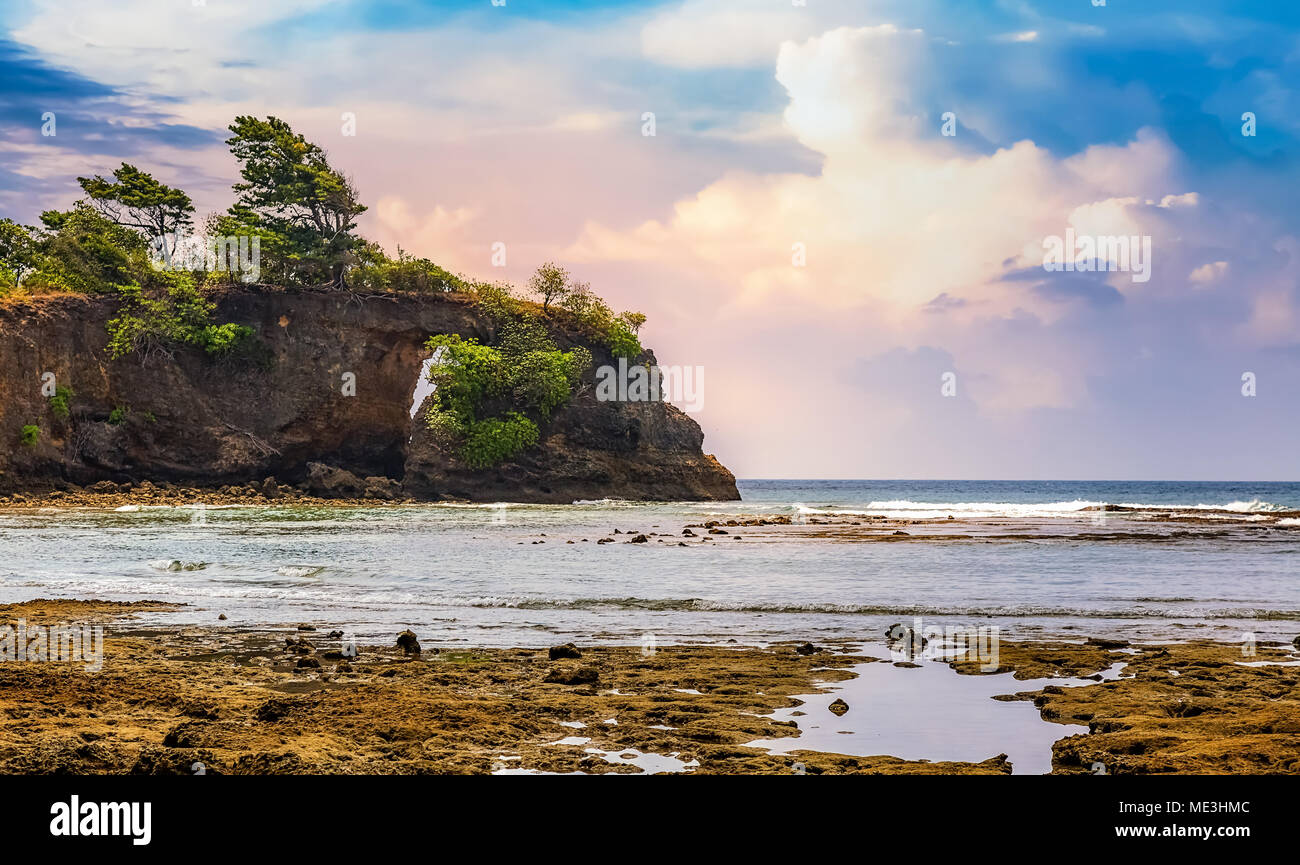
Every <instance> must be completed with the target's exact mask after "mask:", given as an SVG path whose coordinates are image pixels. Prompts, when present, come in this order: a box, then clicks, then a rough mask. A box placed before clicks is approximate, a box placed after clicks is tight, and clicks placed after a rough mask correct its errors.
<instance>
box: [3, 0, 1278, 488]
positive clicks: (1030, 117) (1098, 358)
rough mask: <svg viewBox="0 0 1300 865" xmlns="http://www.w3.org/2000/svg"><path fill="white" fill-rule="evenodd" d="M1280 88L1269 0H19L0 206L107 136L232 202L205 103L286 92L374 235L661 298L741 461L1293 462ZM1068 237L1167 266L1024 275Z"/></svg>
mask: <svg viewBox="0 0 1300 865" xmlns="http://www.w3.org/2000/svg"><path fill="white" fill-rule="evenodd" d="M110 6H111V8H110ZM1298 87H1300V4H1287V3H1277V2H1260V0H1254V2H1252V0H1244V2H1227V0H1203V2H1198V3H1194V4H1189V3H1186V2H1171V0H1170V2H1167V0H1142V2H1137V0H1108V2H1107V5H1106V6H1104V7H1096V6H1093V5H1092V2H1091V0H1052V2H1047V0H1000V2H998V0H989V2H956V0H952V2H949V0H855V2H849V0H808V3H807V5H806V6H804V7H797V6H794V5H793V4H790V3H788V2H780V0H685V2H682V0H678V2H671V3H650V2H631V3H609V2H545V3H543V2H524V0H507V4H506V6H504V7H494V6H492V5H491V4H490V2H488V0H482V2H460V3H456V2H439V3H427V2H426V3H417V2H386V3H376V2H371V3H367V2H331V0H283V2H277V3H266V2H261V3H253V2H244V0H207V2H206V5H205V6H199V7H196V6H193V5H191V4H190V3H180V2H167V0H124V2H122V3H117V4H103V3H101V2H95V0H63V2H57V3H56V2H39V0H22V2H19V3H16V4H9V5H6V7H5V8H4V10H3V11H0V150H3V151H4V159H3V161H0V210H2V211H3V212H4V214H5V215H12V216H14V217H16V218H21V219H26V220H31V219H34V217H35V215H36V213H38V212H39V211H40V210H41V209H44V208H46V207H52V206H66V205H67V204H68V203H70V202H71V200H73V198H74V194H75V192H76V187H75V180H74V178H75V177H76V176H77V175H78V174H86V173H92V172H94V173H104V172H107V171H110V170H111V169H112V168H113V167H115V166H116V164H117V163H118V162H120V161H122V160H127V161H131V162H133V163H136V164H138V165H140V166H141V167H143V168H146V169H147V170H150V171H153V172H154V173H155V174H157V175H158V176H159V177H160V178H161V179H163V180H165V181H166V182H168V183H171V184H174V185H180V186H182V187H184V188H185V189H187V191H189V192H190V193H191V195H193V196H194V198H195V200H196V202H197V203H198V204H199V207H200V210H201V211H202V210H205V209H208V210H211V209H219V208H222V207H224V206H226V204H228V203H229V198H230V194H229V184H230V182H231V180H232V178H233V176H234V165H233V163H232V162H231V161H230V159H229V157H228V155H227V154H226V153H225V152H224V147H223V145H222V144H221V142H222V139H223V138H224V137H225V131H224V126H225V124H226V123H228V122H229V120H230V118H232V117H233V116H234V115H235V114H237V113H258V114H276V115H278V116H282V117H285V118H286V119H288V120H290V122H292V123H293V124H294V125H295V127H297V128H299V129H301V130H303V131H304V132H306V133H307V134H308V135H309V137H311V138H312V139H313V140H316V141H318V142H319V143H321V144H322V145H323V146H325V147H326V148H327V149H328V150H329V151H330V153H331V157H332V158H333V159H334V160H335V161H336V162H337V163H338V164H339V165H340V166H341V167H343V168H344V169H345V170H347V171H349V172H350V173H351V174H352V175H353V176H354V179H355V180H356V181H357V183H358V186H359V187H360V189H361V192H362V195H363V198H364V200H366V201H367V203H369V204H371V211H370V213H368V214H367V215H366V217H365V219H366V222H365V223H364V224H363V230H364V231H365V232H366V233H367V235H368V236H372V237H375V238H377V239H379V240H380V241H381V242H383V243H384V244H385V245H387V246H389V247H390V248H393V247H395V246H396V245H397V244H399V243H400V244H401V245H402V246H403V247H404V248H406V249H408V250H411V251H414V252H417V253H419V254H422V255H427V256H429V257H431V258H434V259H435V260H438V261H440V262H443V263H445V264H446V265H447V266H450V267H452V268H453V269H455V270H460V271H463V272H466V273H470V274H473V275H476V276H483V277H487V278H508V279H511V280H514V281H522V280H523V279H524V278H526V276H527V274H528V272H529V271H530V270H531V269H532V268H533V267H535V266H536V265H537V264H538V263H540V261H542V260H545V259H549V258H556V259H560V260H563V261H564V262H565V263H566V264H568V265H569V266H570V268H571V269H572V270H574V271H575V273H578V274H579V275H580V276H583V277H584V278H587V279H590V280H591V281H592V283H593V285H594V286H595V287H596V288H597V290H599V291H601V292H602V293H604V294H606V295H607V296H610V297H611V298H612V299H613V300H614V302H615V303H616V304H618V305H620V306H624V307H634V308H638V309H642V310H643V311H645V312H646V313H647V314H648V315H649V316H650V323H649V324H648V325H647V342H648V343H649V344H651V345H653V346H654V347H655V349H656V351H657V354H658V357H659V359H660V361H661V362H664V363H677V364H682V365H700V366H703V367H704V368H705V369H706V371H707V381H708V386H707V395H706V403H705V408H704V410H703V411H701V412H700V413H699V414H698V415H697V419H698V420H699V421H700V423H701V424H702V426H704V428H705V431H706V434H707V436H708V439H707V442H706V444H707V445H708V447H709V449H711V450H714V451H715V452H717V453H718V455H719V456H720V458H722V459H723V460H724V462H727V463H728V464H729V465H731V466H732V467H733V468H735V469H736V471H737V473H738V474H741V475H747V476H766V477H773V476H793V477H801V476H822V477H828V476H864V477H890V476H911V477H935V476H947V477H1097V478H1112V477H1115V478H1118V477H1168V478H1223V479H1238V478H1240V479H1250V478H1254V479H1295V478H1296V477H1300V449H1297V448H1296V447H1295V443H1294V434H1293V431H1294V430H1295V429H1296V428H1297V425H1300V288H1298V287H1297V281H1298V280H1300V206H1297V205H1296V203H1295V201H1296V198H1297V196H1296V190H1297V188H1298V187H1300V184H1298V183H1297V180H1300V168H1298V166H1297V158H1300V95H1298V91H1297V88H1298ZM46 111H53V112H55V114H56V115H57V117H58V134H57V135H56V136H54V137H46V136H42V135H41V134H40V127H41V115H42V113H43V112H46ZM344 112H352V113H354V114H355V115H356V116H357V128H358V130H359V131H358V134H357V135H356V136H355V137H342V136H341V135H340V117H341V115H342V114H343V113H344ZM645 112H653V113H654V115H655V119H656V124H657V132H656V134H655V136H653V137H647V136H645V135H643V134H642V126H643V122H642V117H643V115H644V113H645ZM945 112H952V113H953V114H954V115H955V116H956V124H957V135H956V136H955V137H945V136H943V135H942V134H941V132H940V127H941V123H942V118H943V115H944V113H945ZM1245 112H1253V114H1254V115H1255V118H1256V133H1257V134H1255V135H1254V136H1246V135H1243V134H1242V125H1243V122H1242V115H1243V113H1245ZM1067 227H1069V228H1073V229H1075V230H1077V231H1079V232H1092V233H1094V234H1097V235H1107V236H1110V235H1119V234H1129V233H1138V234H1142V235H1149V236H1151V237H1152V238H1153V242H1154V267H1153V275H1152V278H1151V280H1150V281H1149V282H1145V283H1137V282H1134V281H1133V280H1132V279H1131V278H1129V275H1128V274H1125V273H1100V274H1096V273H1094V274H1078V273H1047V272H1045V271H1044V270H1043V269H1042V267H1041V262H1040V261H1039V260H1038V259H1037V258H1036V257H1035V256H1036V255H1041V244H1042V241H1043V238H1044V237H1046V236H1048V235H1058V234H1062V233H1063V232H1064V231H1065V229H1066V228H1067ZM497 241H501V242H506V243H507V244H508V246H509V249H510V257H509V264H508V265H507V267H506V268H505V269H504V271H497V270H494V269H493V268H492V267H491V265H490V264H489V254H488V249H489V247H490V246H491V244H492V243H493V242H497ZM795 243H802V244H804V245H805V246H806V248H807V250H808V256H807V264H806V266H798V267H796V266H794V265H792V263H791V255H790V250H791V248H792V245H793V244H795ZM1035 250H1038V252H1037V253H1036V252H1035ZM936 299H938V300H936ZM949 371H951V372H954V373H956V375H957V379H958V382H959V393H958V396H957V397H956V398H943V397H940V396H939V386H938V381H939V376H940V375H941V374H942V373H944V372H949ZM1244 372H1252V373H1254V374H1255V375H1256V377H1257V379H1258V381H1259V385H1258V390H1257V396H1255V397H1244V396H1242V395H1241V392H1240V388H1241V385H1240V378H1241V375H1242V374H1243V373H1244ZM927 381H929V382H931V385H930V386H927V385H926V382H927ZM773 401H778V404H779V405H781V406H782V407H783V408H782V410H781V411H780V412H779V413H778V415H779V416H773V413H772V411H771V409H772V405H773Z"/></svg>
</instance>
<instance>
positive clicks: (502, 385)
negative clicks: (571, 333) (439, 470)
mask: <svg viewBox="0 0 1300 865" xmlns="http://www.w3.org/2000/svg"><path fill="white" fill-rule="evenodd" d="M426 345H427V347H428V348H429V349H431V350H432V351H433V352H434V353H435V357H436V358H437V362H436V363H434V364H433V365H432V366H431V367H430V370H429V381H431V382H432V383H433V385H434V397H435V399H434V402H433V404H432V405H431V406H430V408H429V409H428V410H427V411H426V413H425V423H426V425H427V427H428V428H429V430H430V432H431V433H432V434H433V437H434V440H435V441H436V442H438V443H439V445H441V446H444V447H459V453H460V456H461V459H463V460H464V461H465V462H466V464H468V465H469V466H470V467H472V468H486V467H487V466H491V465H496V464H497V463H499V462H501V461H502V460H506V459H510V458H511V457H514V456H516V455H517V454H519V453H520V452H522V451H523V450H524V449H526V448H529V447H532V446H533V445H535V444H536V443H537V441H538V438H539V435H540V433H539V431H538V428H537V424H536V422H535V421H533V420H532V419H531V418H529V417H528V416H527V415H526V414H524V412H525V411H532V412H536V413H537V415H538V416H540V417H541V418H542V419H543V420H545V419H549V418H550V416H551V412H552V411H554V410H555V408H556V407H557V406H560V405H562V404H563V403H564V402H565V401H567V400H568V399H569V395H570V393H571V392H572V389H573V388H574V387H576V386H577V385H578V383H579V382H580V381H581V380H582V375H583V373H584V372H585V371H586V369H587V367H589V366H590V365H591V352H589V351H588V350H587V349H585V348H583V347H581V346H579V347H577V348H574V349H572V350H570V351H560V350H559V349H558V348H556V346H555V343H554V342H553V341H552V340H551V338H550V335H549V334H548V333H547V332H546V329H545V328H544V327H542V326H541V324H540V323H538V322H537V321H536V320H533V319H530V318H527V317H514V318H511V319H510V320H509V321H508V324H507V326H506V327H505V328H504V329H503V331H502V340H501V344H500V345H499V346H489V345H481V344H480V343H479V342H478V340H476V339H472V338H471V339H463V338H461V337H460V336H459V335H456V334H449V335H440V336H435V337H432V338H430V339H429V341H428V343H426ZM502 397H504V398H505V399H506V401H508V402H509V403H512V404H513V408H507V410H506V411H505V413H504V414H503V415H500V416H487V417H485V416H484V412H485V411H486V409H485V405H486V404H488V403H489V402H490V401H497V402H498V403H499V401H500V400H498V398H502Z"/></svg>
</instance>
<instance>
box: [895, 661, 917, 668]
mask: <svg viewBox="0 0 1300 865" xmlns="http://www.w3.org/2000/svg"><path fill="white" fill-rule="evenodd" d="M894 666H895V667H902V668H903V669H904V670H919V669H921V665H920V664H913V663H912V662H911V661H895V662H894Z"/></svg>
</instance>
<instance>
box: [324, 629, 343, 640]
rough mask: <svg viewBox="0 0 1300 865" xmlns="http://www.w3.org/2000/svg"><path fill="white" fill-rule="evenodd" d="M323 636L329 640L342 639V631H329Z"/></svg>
mask: <svg viewBox="0 0 1300 865" xmlns="http://www.w3.org/2000/svg"><path fill="white" fill-rule="evenodd" d="M325 637H326V639H329V640H341V639H343V632H342V631H330V632H329V633H328V634H326V635H325Z"/></svg>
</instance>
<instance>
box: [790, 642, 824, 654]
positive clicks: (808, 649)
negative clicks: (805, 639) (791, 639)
mask: <svg viewBox="0 0 1300 865" xmlns="http://www.w3.org/2000/svg"><path fill="white" fill-rule="evenodd" d="M795 651H796V652H798V653H799V654H801V655H815V654H817V653H818V652H820V651H821V649H819V648H817V647H816V646H814V645H813V644H812V643H804V644H803V645H802V646H799V647H798V648H797V649H795Z"/></svg>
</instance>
